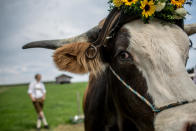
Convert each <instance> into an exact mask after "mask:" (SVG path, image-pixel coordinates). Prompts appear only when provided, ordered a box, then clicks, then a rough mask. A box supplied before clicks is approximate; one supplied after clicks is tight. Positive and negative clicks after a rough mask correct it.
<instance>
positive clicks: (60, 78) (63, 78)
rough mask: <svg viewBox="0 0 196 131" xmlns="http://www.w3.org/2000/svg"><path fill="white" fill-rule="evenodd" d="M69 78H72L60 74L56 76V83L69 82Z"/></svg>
mask: <svg viewBox="0 0 196 131" xmlns="http://www.w3.org/2000/svg"><path fill="white" fill-rule="evenodd" d="M71 79H72V77H71V76H68V75H65V74H62V75H60V76H57V77H56V83H57V84H65V83H71Z"/></svg>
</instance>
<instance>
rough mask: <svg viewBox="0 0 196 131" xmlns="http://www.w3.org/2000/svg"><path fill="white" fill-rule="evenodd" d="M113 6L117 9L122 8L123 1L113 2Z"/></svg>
mask: <svg viewBox="0 0 196 131" xmlns="http://www.w3.org/2000/svg"><path fill="white" fill-rule="evenodd" d="M113 4H114V6H116V7H120V6H121V5H122V4H123V1H122V0H113Z"/></svg>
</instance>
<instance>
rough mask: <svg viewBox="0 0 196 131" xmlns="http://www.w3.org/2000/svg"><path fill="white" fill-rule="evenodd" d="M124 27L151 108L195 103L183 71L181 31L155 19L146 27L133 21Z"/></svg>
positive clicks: (184, 53) (195, 94) (195, 92)
mask: <svg viewBox="0 0 196 131" xmlns="http://www.w3.org/2000/svg"><path fill="white" fill-rule="evenodd" d="M124 28H126V29H128V31H129V32H130V36H131V38H130V46H129V48H128V51H129V52H130V53H131V55H132V56H133V59H134V62H135V64H136V66H137V67H138V68H139V69H140V70H141V71H142V73H143V75H144V77H145V79H146V81H147V85H148V93H149V95H150V96H151V97H152V99H153V102H154V104H155V106H156V107H162V106H165V105H168V104H171V103H176V102H179V101H183V100H188V101H192V100H196V86H195V85H194V83H193V82H192V80H191V79H190V78H189V76H188V74H187V72H186V69H185V61H186V58H187V56H188V51H189V38H188V36H187V35H186V34H185V32H184V31H183V30H182V29H180V28H179V27H178V26H177V25H172V24H168V23H166V24H162V23H161V22H160V21H158V20H154V21H151V22H150V23H149V24H144V23H143V21H142V20H135V21H133V22H130V23H128V24H126V25H125V26H124Z"/></svg>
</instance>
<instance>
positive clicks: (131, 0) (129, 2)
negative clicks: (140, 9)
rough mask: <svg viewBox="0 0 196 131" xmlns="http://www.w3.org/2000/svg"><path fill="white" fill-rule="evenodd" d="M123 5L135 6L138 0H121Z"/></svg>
mask: <svg viewBox="0 0 196 131" xmlns="http://www.w3.org/2000/svg"><path fill="white" fill-rule="evenodd" d="M122 1H123V2H124V3H125V5H129V6H131V5H132V4H135V3H136V2H137V1H138V0H122Z"/></svg>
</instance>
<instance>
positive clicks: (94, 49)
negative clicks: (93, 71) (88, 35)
mask: <svg viewBox="0 0 196 131" xmlns="http://www.w3.org/2000/svg"><path fill="white" fill-rule="evenodd" d="M97 52H98V50H97V47H96V46H95V45H93V44H92V45H90V46H89V47H88V48H87V49H86V52H85V55H86V57H87V58H88V59H90V60H92V59H94V58H95V57H96V56H97ZM89 53H92V54H89Z"/></svg>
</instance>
